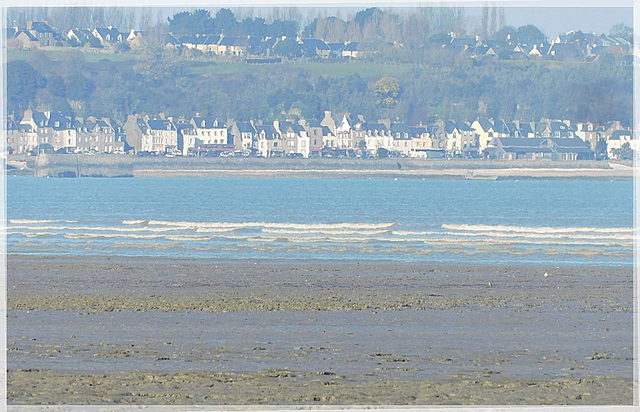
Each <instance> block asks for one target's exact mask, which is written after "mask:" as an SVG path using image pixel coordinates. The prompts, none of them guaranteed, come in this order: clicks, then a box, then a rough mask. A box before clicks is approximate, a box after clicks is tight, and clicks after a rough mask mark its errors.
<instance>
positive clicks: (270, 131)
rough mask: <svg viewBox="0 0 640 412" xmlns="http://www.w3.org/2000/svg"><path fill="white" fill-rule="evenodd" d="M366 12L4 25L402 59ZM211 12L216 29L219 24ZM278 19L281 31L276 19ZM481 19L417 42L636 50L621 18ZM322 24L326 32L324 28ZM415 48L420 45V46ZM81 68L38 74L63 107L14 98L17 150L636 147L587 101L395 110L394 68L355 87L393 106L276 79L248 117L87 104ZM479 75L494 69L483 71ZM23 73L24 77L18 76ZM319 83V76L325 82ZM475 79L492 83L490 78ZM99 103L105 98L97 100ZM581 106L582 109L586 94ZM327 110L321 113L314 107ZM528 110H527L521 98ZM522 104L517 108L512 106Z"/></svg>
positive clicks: (132, 46) (57, 38)
mask: <svg viewBox="0 0 640 412" xmlns="http://www.w3.org/2000/svg"><path fill="white" fill-rule="evenodd" d="M198 16H200V17H203V18H204V20H205V22H206V23H207V24H208V25H209V26H206V27H204V26H203V28H202V30H203V32H201V33H200V32H198V33H195V34H188V33H189V32H190V31H197V30H198V29H197V28H191V27H185V26H188V24H189V22H191V23H192V22H195V21H196V18H197V17H198ZM359 16H360V20H361V23H362V24H361V26H362V27H360V32H359V33H360V35H358V34H357V33H356V32H355V31H353V33H355V34H353V33H352V34H351V35H350V36H351V37H350V38H352V39H355V40H349V41H343V42H330V41H325V40H323V39H320V38H305V37H304V35H305V34H307V35H310V34H311V35H313V34H317V33H320V29H319V28H318V25H319V24H320V23H322V22H323V21H324V20H322V19H316V20H315V21H314V22H313V23H312V24H310V25H308V26H307V28H305V30H304V31H300V30H298V31H295V30H293V29H291V28H290V27H288V26H287V25H286V24H284V23H288V22H287V21H285V22H280V23H282V24H281V25H280V26H281V27H280V26H279V27H278V28H277V30H276V28H275V27H276V26H277V24H276V23H278V22H279V20H276V21H274V22H273V23H271V24H266V25H265V23H264V19H262V22H261V23H260V20H259V19H256V18H253V19H249V18H245V19H244V20H242V22H240V20H236V19H235V17H234V15H233V13H232V12H231V11H230V10H228V9H221V10H219V11H218V13H217V14H216V16H215V18H211V16H210V15H209V13H208V12H206V13H205V11H203V10H196V11H195V12H192V13H189V12H181V13H177V14H175V15H174V16H173V18H169V19H168V21H169V25H168V28H169V29H170V30H171V29H172V30H173V32H172V31H164V32H160V38H159V37H158V36H159V35H158V32H157V30H156V32H153V33H152V32H151V31H149V32H147V31H141V30H135V29H131V30H129V31H120V30H118V29H117V28H115V27H113V26H107V27H95V28H93V29H90V28H86V29H84V28H78V27H75V28H70V29H59V28H52V26H50V25H49V22H48V21H31V20H29V21H27V22H26V25H25V26H24V27H20V25H19V24H17V23H16V25H15V26H14V27H9V28H8V31H7V39H8V47H9V50H20V51H22V52H25V51H30V50H47V51H50V52H51V51H53V52H56V53H58V52H59V53H63V54H64V53H69V52H68V50H74V49H81V50H83V53H99V54H103V55H105V56H106V55H116V54H122V53H125V54H126V55H127V56H129V55H131V56H134V57H131V58H132V59H133V58H135V59H138V60H136V61H144V60H145V59H146V57H144V56H145V55H142V54H140V53H141V50H148V49H149V48H150V47H151V46H150V41H151V40H153V39H154V36H155V40H154V41H156V40H157V43H158V45H156V46H157V47H158V50H160V51H161V53H164V51H167V50H169V51H171V52H172V53H174V52H175V53H177V54H176V56H179V59H182V60H183V61H188V60H189V59H194V58H201V59H205V60H206V59H212V60H211V61H213V62H214V64H217V63H219V62H227V63H228V62H236V64H246V65H253V66H255V65H260V66H261V67H263V66H269V67H275V66H277V65H278V64H279V63H282V62H283V59H284V60H289V59H301V60H300V61H303V62H318V61H323V62H327V63H323V64H325V65H326V67H329V66H335V65H340V64H342V65H348V64H350V63H349V62H353V61H376V59H378V60H381V61H382V60H384V59H386V57H384V56H396V57H394V59H396V62H397V61H401V60H402V59H403V57H402V56H403V55H402V54H397V53H396V52H393V50H396V51H398V50H405V51H406V50H408V47H405V46H404V45H403V44H401V43H398V42H395V43H394V42H386V43H385V42H382V43H380V44H378V45H377V46H375V47H374V45H373V44H372V43H371V42H364V41H361V42H358V41H356V40H358V39H364V38H365V37H366V36H365V34H366V33H367V27H369V26H367V25H370V24H373V22H374V21H378V20H379V19H380V18H382V17H384V16H385V15H383V14H382V12H381V11H380V10H378V9H376V8H371V9H367V10H363V11H362V12H359V13H358V14H356V16H355V18H354V21H355V22H358V18H359ZM376 16H377V17H376ZM380 16H382V17H380ZM485 17H486V16H485ZM223 18H224V19H223ZM376 19H378V20H376ZM492 19H495V16H492ZM181 21H182V23H180V22H181ZM223 21H228V22H230V23H229V24H230V25H229V26H228V27H227V26H223V25H222V23H223ZM185 22H186V23H185ZM214 23H215V25H217V26H216V29H215V30H217V31H215V30H214V29H213V28H212V27H213V25H214ZM258 23H260V24H262V26H260V27H263V29H264V30H263V31H264V32H265V33H267V32H268V33H267V34H271V35H267V34H265V33H262V34H261V35H242V34H243V33H245V32H250V31H251V30H255V29H256V25H258ZM280 23H278V24H280ZM325 23H326V22H325ZM378 23H380V22H378ZM378 23H377V24H378ZM495 23H496V22H495V21H493V20H492V23H491V24H492V25H494V26H495ZM323 24H324V23H323ZM349 24H351V22H349ZM354 24H355V23H354ZM380 24H381V23H380ZM485 26H486V21H485ZM354 27H355V26H354ZM294 29H295V27H294ZM225 30H226V31H225ZM270 30H271V31H273V30H275V31H273V33H271V32H270ZM291 30H293V32H291ZM345 30H346V31H348V30H347V29H345ZM482 31H483V32H486V33H484V35H475V36H472V35H469V34H459V33H456V32H453V31H449V32H446V33H439V34H435V35H431V37H429V41H428V43H427V44H423V45H420V46H419V47H417V48H415V50H422V51H421V52H424V53H427V51H429V52H430V53H431V52H433V51H435V52H437V53H438V54H437V55H436V57H437V58H438V59H441V60H442V61H445V60H446V59H447V58H450V57H453V58H455V59H458V60H456V61H458V62H459V61H461V60H460V59H461V58H462V59H468V61H471V62H472V65H482V64H484V63H483V62H486V61H511V62H513V61H528V60H532V61H539V62H546V61H552V62H581V64H586V65H600V67H604V68H609V67H611V68H613V69H616V70H618V69H620V70H625V69H628V68H629V66H630V65H631V63H632V57H633V56H632V55H631V49H632V47H631V42H630V41H629V40H628V33H626V32H624V30H618V31H620V33H617V34H618V35H614V34H601V35H596V34H594V33H583V32H582V31H570V32H567V33H564V34H560V35H558V36H557V37H555V38H551V39H550V38H547V37H546V36H544V34H542V33H541V32H540V31H539V30H538V29H537V28H536V27H535V26H532V25H527V26H522V27H520V28H517V29H515V28H512V27H510V26H505V27H503V28H502V29H500V30H496V27H494V28H493V29H492V30H490V31H488V29H487V27H484V28H483V30H482ZM216 33H217V34H216ZM229 33H230V34H229ZM274 33H275V34H277V35H275V34H274ZM283 33H286V34H283ZM233 34H235V35H233ZM291 34H295V35H294V36H292V35H291ZM488 34H490V36H489V35H488ZM327 36H331V33H330V32H329V31H327ZM625 36H626V37H627V38H625ZM158 38H159V40H158ZM162 50H164V51H162ZM415 50H414V52H412V53H414V54H416V53H417V52H415ZM136 53H138V54H136ZM393 53H396V54H393ZM156 54H157V53H156ZM141 56H142V57H141ZM447 56H449V57H447ZM405 57H406V56H405ZM412 58H413V57H412ZM162 62H163V61H161V60H158V61H156V60H152V63H151V65H152V66H153V65H156V63H157V66H162V64H160V63H162ZM332 62H334V63H332ZM345 62H346V63H345ZM102 64H106V63H102ZM137 67H138V65H136V66H134V67H133V69H134V71H135V70H138V69H137ZM23 69H24V68H23ZM27 69H30V67H27ZM149 70H151V71H149ZM149 70H147V71H143V72H140V73H144V75H141V77H140V79H142V80H141V82H142V81H148V82H150V83H149V84H151V85H152V84H153V82H154V81H155V82H156V83H158V82H161V81H160V80H157V79H156V80H154V79H152V78H153V76H154V73H153V68H151V69H149ZM542 70H545V69H544V68H543V69H542ZM25 73H31V72H29V71H26V72H25ZM542 73H544V72H542ZM138 74H139V73H138ZM74 76H76V77H73V76H70V77H68V78H62V77H56V76H55V75H54V74H51V75H49V76H48V77H47V79H45V80H44V81H43V82H41V83H42V84H44V83H47V82H48V84H47V92H48V93H49V95H48V96H50V97H49V98H50V100H51V101H53V102H57V103H56V104H57V105H58V106H60V105H61V104H62V105H63V106H66V107H67V110H66V111H64V112H63V111H57V110H55V109H54V108H52V107H51V105H49V106H47V103H46V98H44V99H43V98H41V97H40V98H36V96H35V91H34V93H33V94H34V97H33V98H32V103H29V104H25V105H23V107H21V108H22V110H11V111H10V112H9V114H8V117H7V119H6V133H7V134H6V146H7V151H8V154H9V155H11V154H31V155H36V154H43V153H46V154H49V153H67V154H70V153H74V154H88V155H91V154H98V153H100V154H113V155H117V154H120V155H125V154H127V155H137V156H167V157H174V156H194V157H203V156H207V157H231V156H234V157H239V156H240V157H264V158H272V157H292V158H319V157H337V158H342V157H358V158H379V157H411V158H473V159H493V160H519V159H530V160H544V159H548V160H559V161H565V160H568V161H575V160H601V159H620V160H629V159H631V158H632V154H633V151H635V150H637V149H638V143H637V141H636V140H635V139H634V138H633V130H632V129H631V127H630V122H629V121H628V119H627V118H625V117H623V116H621V117H618V118H600V119H597V120H595V119H594V120H592V121H589V120H587V121H585V119H588V116H585V115H584V114H581V115H580V116H579V119H580V120H579V121H576V120H575V119H576V118H578V116H577V115H576V116H573V117H572V116H566V113H555V112H554V113H551V116H549V115H546V116H538V115H535V114H532V113H529V114H528V116H526V117H527V120H526V121H525V120H522V119H523V118H524V117H525V116H522V117H513V118H504V116H500V115H491V113H488V112H493V113H499V111H497V110H494V108H491V107H488V104H487V102H486V101H483V100H480V99H478V100H477V105H476V103H475V101H472V102H471V103H468V102H466V103H465V102H458V103H454V102H452V103H451V104H450V105H449V106H450V107H457V106H464V105H466V106H472V105H476V107H477V109H472V110H471V112H472V113H473V112H474V111H475V112H476V113H481V115H479V116H476V115H474V116H473V117H471V116H469V115H468V113H469V110H467V112H465V113H466V115H462V114H459V115H457V116H456V115H444V114H443V115H442V116H439V115H438V114H435V115H434V114H433V112H431V115H430V116H426V115H421V116H418V117H416V116H415V115H412V116H402V117H400V116H392V115H389V113H390V112H388V110H391V109H393V108H394V107H395V106H396V105H397V104H398V102H399V98H398V94H399V93H400V92H401V86H402V85H401V84H400V83H399V82H398V80H397V79H395V78H393V77H391V76H383V77H381V78H380V79H379V80H378V81H377V82H375V83H374V82H373V80H371V82H370V83H369V84H368V85H367V83H364V82H361V83H362V84H364V86H363V87H361V89H362V90H364V92H367V91H368V92H370V90H369V89H374V91H373V93H372V94H375V99H376V107H375V110H376V111H373V112H374V113H376V114H379V113H383V114H385V113H386V114H387V116H372V115H371V113H372V110H371V109H369V110H368V112H367V113H369V115H368V116H365V115H364V114H362V111H361V110H360V108H359V107H354V105H353V104H345V103H344V102H341V104H335V103H333V104H332V108H335V107H339V108H341V111H332V109H330V108H327V107H326V106H327V105H324V106H320V105H317V107H316V108H315V109H314V110H313V113H314V115H313V116H308V115H305V111H304V110H302V111H301V110H300V109H298V108H296V107H293V106H292V104H291V102H288V103H283V101H286V100H287V98H286V95H287V93H288V92H289V93H293V92H295V90H293V91H292V90H290V89H286V88H281V89H278V90H275V91H274V92H273V93H271V94H269V95H267V96H265V97H263V100H266V103H268V104H269V105H271V106H276V107H277V110H276V109H274V110H272V111H271V112H270V114H269V115H268V116H251V117H248V116H247V115H246V113H245V114H239V113H234V112H230V111H229V110H228V109H227V115H226V116H221V115H219V113H220V112H222V111H223V109H220V108H219V107H218V106H216V105H217V104H218V102H214V103H213V105H209V106H207V107H201V108H198V107H195V108H193V106H194V105H193V104H192V105H191V107H192V110H191V112H186V113H185V111H182V112H180V111H178V112H176V111H175V110H171V109H166V111H165V112H163V110H165V109H164V108H162V109H161V108H160V107H162V106H160V107H155V111H151V110H129V111H126V109H121V108H119V107H118V108H116V109H112V112H110V113H113V114H112V115H110V116H105V115H104V114H105V110H102V111H101V113H100V114H95V113H94V115H92V113H91V112H87V111H86V110H83V109H82V106H83V104H84V103H83V102H85V101H88V99H90V98H92V96H91V92H92V90H93V89H95V88H97V87H99V86H101V84H94V83H95V81H93V80H91V78H87V77H85V76H84V75H83V74H76V75H74ZM164 76H166V74H164ZM465 76H466V75H465ZM321 77H322V76H321ZM185 79H187V77H185ZM483 79H484V81H485V82H488V80H487V79H486V77H485V78H483ZM19 80H20V81H23V80H24V79H23V78H20V77H19ZM180 80H182V79H180ZM356 80H357V79H356ZM185 81H186V80H185ZM190 81H191V80H190ZM323 82H324V83H323ZM76 84H81V86H78V87H77V89H82V88H83V87H84V89H86V90H80V91H78V90H71V89H73V86H74V85H76ZM141 84H142V85H143V86H144V85H145V83H141ZM321 84H324V86H320V85H321ZM9 86H10V87H11V84H10V85H9ZM471 86H473V84H470V87H471ZM39 87H42V86H39ZM65 87H66V89H65ZM171 87H174V86H171ZM305 87H307V89H308V88H310V87H311V88H315V89H318V90H320V89H322V87H325V88H326V87H328V86H327V80H326V79H325V78H324V77H322V78H320V79H319V80H317V82H316V85H315V86H314V87H312V86H311V85H307V86H305ZM367 87H368V88H369V89H367ZM477 87H482V89H483V90H484V89H487V90H488V89H491V87H490V86H488V85H487V84H482V83H480V84H478V85H477ZM87 90H88V91H87ZM360 91H361V90H360ZM72 92H73V93H72ZM364 92H362V93H364ZM318 93H320V92H318ZM344 94H347V93H346V92H345V93H344ZM76 95H78V96H76ZM363 95H365V96H366V94H363ZM283 96H284V97H283ZM223 97H226V96H223ZM229 97H230V98H231V99H233V98H235V99H237V100H240V99H241V98H240V97H234V96H233V93H231V94H230V96H229ZM506 97H507V96H504V95H498V97H497V98H491V99H492V102H491V105H492V106H495V107H498V108H500V107H501V106H507V105H506V104H504V105H503V104H502V102H501V100H503V99H505V98H506ZM185 98H189V97H187V96H185ZM509 98H510V97H509ZM56 99H57V100H56ZM175 100H176V99H174V101H175ZM221 100H224V99H221ZM427 100H428V99H427ZM471 100H473V99H471ZM573 100H578V99H577V98H575V99H573ZM43 101H44V103H43ZM61 101H62V103H60V102H61ZM33 102H36V103H37V104H35V103H33ZM296 103H297V104H298V106H300V105H304V102H302V103H300V102H296ZM100 104H102V102H97V103H95V104H94V105H96V106H97V105H100ZM120 104H123V103H122V101H121V100H118V99H117V98H115V99H114V102H113V103H112V106H113V105H120ZM580 104H582V103H580ZM511 105H512V106H514V107H516V108H517V110H520V108H521V107H525V106H526V105H525V104H524V103H523V104H520V102H512V103H511ZM84 106H87V105H86V104H84ZM156 106H158V105H156ZM245 106H246V105H245ZM248 106H251V105H250V104H248ZM256 106H257V104H256ZM294 106H295V105H294ZM408 106H409V107H413V106H417V103H415V102H414V101H410V102H409V104H408ZM442 106H444V105H442ZM578 109H580V110H583V111H584V107H582V106H580V107H579V108H578ZM323 110H324V114H323V115H320V114H319V113H322V111H323ZM384 110H387V112H384ZM523 110H525V112H526V110H527V109H526V107H525V109H523ZM594 110H595V109H594ZM246 111H247V110H245V112H246ZM116 113H117V114H116ZM212 113H214V114H212ZM215 113H218V115H216V114H215ZM307 113H309V110H307ZM394 113H395V112H394ZM396 114H397V113H396ZM518 114H519V113H514V116H517V115H518ZM625 116H627V114H625ZM405 117H406V118H411V120H407V121H403V120H402V118H405ZM627 117H628V116H627Z"/></svg>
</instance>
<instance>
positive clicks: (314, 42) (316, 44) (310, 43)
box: [302, 39, 330, 50]
mask: <svg viewBox="0 0 640 412" xmlns="http://www.w3.org/2000/svg"><path fill="white" fill-rule="evenodd" d="M302 44H303V45H304V46H306V47H313V48H316V49H318V50H330V48H329V46H328V45H327V43H325V42H324V41H322V40H320V39H302Z"/></svg>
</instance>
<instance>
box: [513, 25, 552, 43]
mask: <svg viewBox="0 0 640 412" xmlns="http://www.w3.org/2000/svg"><path fill="white" fill-rule="evenodd" d="M516 35H517V36H518V41H519V42H520V43H521V44H528V45H533V44H540V43H542V42H544V40H545V35H544V33H542V32H541V31H540V29H539V28H537V27H536V26H534V25H533V24H527V25H525V26H520V27H518V30H517V31H516Z"/></svg>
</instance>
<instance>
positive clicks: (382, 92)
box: [373, 76, 401, 108]
mask: <svg viewBox="0 0 640 412" xmlns="http://www.w3.org/2000/svg"><path fill="white" fill-rule="evenodd" d="M373 92H374V94H375V96H376V103H377V104H378V105H380V106H382V107H385V108H393V107H395V106H396V104H397V103H398V100H397V98H398V95H399V94H400V92H401V88H400V82H398V79H396V78H394V77H390V76H385V77H382V78H381V79H380V80H378V81H377V82H375V83H374V84H373Z"/></svg>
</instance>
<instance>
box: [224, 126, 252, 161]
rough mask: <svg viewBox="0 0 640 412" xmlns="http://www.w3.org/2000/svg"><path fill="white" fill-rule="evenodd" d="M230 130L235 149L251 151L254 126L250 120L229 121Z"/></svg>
mask: <svg viewBox="0 0 640 412" xmlns="http://www.w3.org/2000/svg"><path fill="white" fill-rule="evenodd" d="M230 132H231V136H232V138H231V140H233V145H234V146H235V149H236V150H242V151H243V152H244V153H247V154H248V153H251V152H252V151H253V149H254V142H255V141H256V128H255V127H254V126H253V124H252V123H251V122H236V121H231V126H230Z"/></svg>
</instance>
